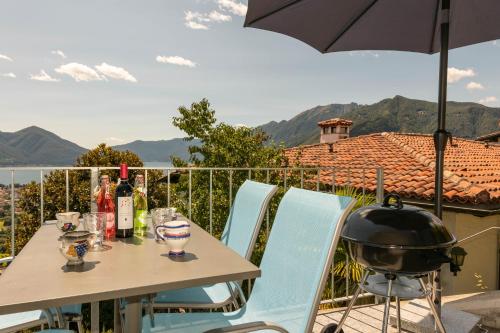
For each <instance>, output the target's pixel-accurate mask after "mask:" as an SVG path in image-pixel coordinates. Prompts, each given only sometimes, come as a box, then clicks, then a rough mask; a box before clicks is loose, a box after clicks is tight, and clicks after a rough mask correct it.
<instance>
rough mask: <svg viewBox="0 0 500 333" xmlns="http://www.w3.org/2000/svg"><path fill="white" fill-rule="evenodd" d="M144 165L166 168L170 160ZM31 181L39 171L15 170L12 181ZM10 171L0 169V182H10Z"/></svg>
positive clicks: (169, 164)
mask: <svg viewBox="0 0 500 333" xmlns="http://www.w3.org/2000/svg"><path fill="white" fill-rule="evenodd" d="M144 166H146V167H150V168H168V167H171V166H172V163H170V162H144ZM31 181H36V182H40V171H16V172H15V174H14V182H15V183H18V184H27V183H29V182H31ZM10 182H11V173H10V171H8V170H7V171H3V170H0V184H10Z"/></svg>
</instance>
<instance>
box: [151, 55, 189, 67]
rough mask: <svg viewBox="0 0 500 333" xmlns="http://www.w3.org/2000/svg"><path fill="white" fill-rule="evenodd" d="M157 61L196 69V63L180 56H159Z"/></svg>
mask: <svg viewBox="0 0 500 333" xmlns="http://www.w3.org/2000/svg"><path fill="white" fill-rule="evenodd" d="M156 61H157V62H159V63H162V64H171V65H178V66H187V67H190V68H194V67H196V63H195V62H193V61H191V60H189V59H185V58H183V57H179V56H170V57H167V56H157V57H156Z"/></svg>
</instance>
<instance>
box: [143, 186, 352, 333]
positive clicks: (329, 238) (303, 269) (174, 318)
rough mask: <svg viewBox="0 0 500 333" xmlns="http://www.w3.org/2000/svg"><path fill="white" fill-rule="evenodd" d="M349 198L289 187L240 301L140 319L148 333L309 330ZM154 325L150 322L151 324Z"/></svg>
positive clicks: (344, 217) (350, 204)
mask: <svg viewBox="0 0 500 333" xmlns="http://www.w3.org/2000/svg"><path fill="white" fill-rule="evenodd" d="M354 204H355V200H353V199H352V198H350V197H342V196H336V195H332V194H325V193H320V192H312V191H307V190H301V189H296V188H291V189H290V190H288V192H287V193H286V194H285V196H284V197H283V199H282V200H281V203H280V205H279V208H278V212H277V213H276V218H275V220H274V224H273V228H272V231H271V234H270V237H269V240H268V242H267V246H266V250H265V252H264V256H263V258H262V262H261V266H260V269H261V271H262V277H261V278H258V279H256V280H255V284H254V288H253V291H252V294H251V295H250V297H249V299H248V301H247V303H246V304H244V305H243V306H242V307H241V308H240V309H238V310H236V311H233V312H210V313H158V314H155V316H154V322H152V321H151V320H148V318H149V317H148V316H145V317H144V320H143V333H150V332H151V333H153V332H172V333H176V332H182V333H189V332H204V331H205V332H210V333H216V332H236V331H237V332H251V331H259V330H266V331H279V332H300V333H304V332H310V331H311V330H312V326H313V323H314V319H315V316H316V314H317V310H318V306H319V302H320V299H321V295H322V292H323V288H324V285H325V282H326V279H327V276H328V273H329V268H330V264H331V262H332V259H333V254H334V251H335V248H336V247H337V244H338V241H339V236H340V231H341V229H342V226H343V224H344V221H345V219H346V217H347V215H348V214H349V212H350V211H351V210H352V208H353V207H354ZM153 325H154V326H153Z"/></svg>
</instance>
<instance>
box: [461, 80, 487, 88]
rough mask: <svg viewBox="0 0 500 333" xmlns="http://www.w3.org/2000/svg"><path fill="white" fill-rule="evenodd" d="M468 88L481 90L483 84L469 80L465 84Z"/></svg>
mask: <svg viewBox="0 0 500 333" xmlns="http://www.w3.org/2000/svg"><path fill="white" fill-rule="evenodd" d="M465 87H466V88H467V89H468V90H483V89H484V86H483V85H482V84H481V83H478V82H474V81H471V82H469V83H467V86H465Z"/></svg>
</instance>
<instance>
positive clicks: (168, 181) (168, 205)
mask: <svg viewBox="0 0 500 333" xmlns="http://www.w3.org/2000/svg"><path fill="white" fill-rule="evenodd" d="M167 207H170V169H167Z"/></svg>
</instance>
